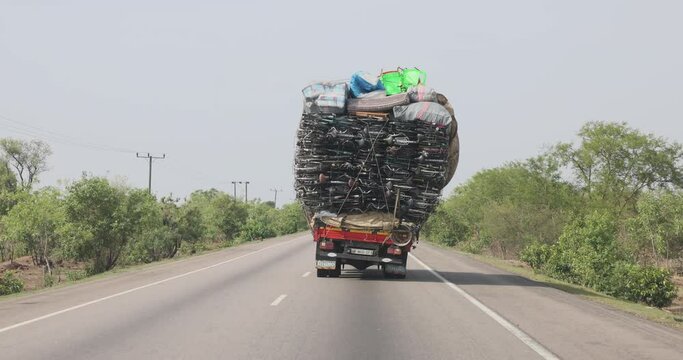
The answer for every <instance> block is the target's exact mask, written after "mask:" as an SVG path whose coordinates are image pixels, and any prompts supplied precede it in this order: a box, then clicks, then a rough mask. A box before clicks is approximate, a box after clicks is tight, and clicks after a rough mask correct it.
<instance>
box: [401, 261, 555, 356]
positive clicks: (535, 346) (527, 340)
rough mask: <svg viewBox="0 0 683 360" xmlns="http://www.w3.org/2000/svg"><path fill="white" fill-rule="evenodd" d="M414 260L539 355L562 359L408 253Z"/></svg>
mask: <svg viewBox="0 0 683 360" xmlns="http://www.w3.org/2000/svg"><path fill="white" fill-rule="evenodd" d="M408 255H410V257H411V258H413V260H415V261H417V263H418V264H420V266H422V267H423V268H425V269H426V270H427V271H429V272H430V273H432V275H434V276H435V277H436V278H437V279H439V280H441V282H442V283H444V284H446V285H448V287H450V288H451V289H453V290H455V291H456V292H457V293H458V294H460V295H462V297H464V298H465V299H466V300H467V301H469V302H471V303H472V304H473V305H474V306H476V307H477V308H479V310H481V311H482V312H484V314H486V315H488V316H489V317H490V318H492V319H493V320H495V321H496V322H497V323H498V324H500V325H501V326H502V327H504V328H505V329H506V330H507V331H509V332H510V333H511V334H512V335H514V336H515V337H517V338H518V339H519V340H521V341H522V342H523V343H524V344H525V345H526V346H528V347H530V348H531V350H533V351H535V352H536V353H537V354H538V355H540V356H541V357H542V358H543V359H545V360H560V358H558V357H557V356H555V354H553V353H552V352H551V351H550V350H548V349H546V348H545V347H544V346H543V345H541V344H540V343H539V342H538V341H536V340H534V339H533V338H532V337H531V336H529V335H528V334H527V333H525V332H524V331H522V330H521V329H519V328H518V327H516V326H515V325H512V324H511V323H510V322H509V321H507V320H505V318H503V317H502V316H500V315H498V313H496V312H495V311H493V310H491V309H490V308H489V307H488V306H486V305H484V304H482V303H481V302H480V301H479V300H477V299H476V298H475V297H474V296H472V295H470V294H468V293H467V292H466V291H465V290H463V289H462V288H460V287H459V286H458V285H455V284H453V283H452V282H450V281H448V280H446V278H444V277H443V276H441V274H439V273H438V272H436V271H435V270H434V269H432V268H430V267H429V266H427V264H425V263H423V262H422V261H421V260H420V259H418V258H417V257H416V256H415V255H413V254H410V253H408Z"/></svg>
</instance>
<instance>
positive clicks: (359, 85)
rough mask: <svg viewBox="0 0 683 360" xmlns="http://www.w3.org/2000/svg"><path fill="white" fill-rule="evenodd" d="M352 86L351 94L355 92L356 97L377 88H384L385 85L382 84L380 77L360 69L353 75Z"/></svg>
mask: <svg viewBox="0 0 683 360" xmlns="http://www.w3.org/2000/svg"><path fill="white" fill-rule="evenodd" d="M350 88H351V94H353V96H354V97H359V96H361V95H363V94H366V93H369V92H373V91H375V90H384V86H383V85H382V82H381V81H379V77H377V76H373V75H371V74H368V73H366V72H364V71H358V72H356V73H355V74H353V75H351V82H350Z"/></svg>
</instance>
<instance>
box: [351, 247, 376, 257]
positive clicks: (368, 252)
mask: <svg viewBox="0 0 683 360" xmlns="http://www.w3.org/2000/svg"><path fill="white" fill-rule="evenodd" d="M349 252H350V253H351V254H354V255H367V256H372V255H375V251H374V250H369V249H356V248H351V250H350V251H349Z"/></svg>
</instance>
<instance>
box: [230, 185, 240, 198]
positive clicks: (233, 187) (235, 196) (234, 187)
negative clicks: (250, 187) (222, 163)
mask: <svg viewBox="0 0 683 360" xmlns="http://www.w3.org/2000/svg"><path fill="white" fill-rule="evenodd" d="M231 183H232V197H233V198H234V199H235V200H237V181H231ZM239 183H240V184H241V183H242V182H241V181H240V182H239Z"/></svg>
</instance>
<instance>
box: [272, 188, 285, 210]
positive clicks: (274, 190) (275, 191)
mask: <svg viewBox="0 0 683 360" xmlns="http://www.w3.org/2000/svg"><path fill="white" fill-rule="evenodd" d="M270 191H272V192H274V193H275V200H274V201H273V202H274V203H275V208H276V209H277V192H278V191H282V189H278V188H275V189H270Z"/></svg>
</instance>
